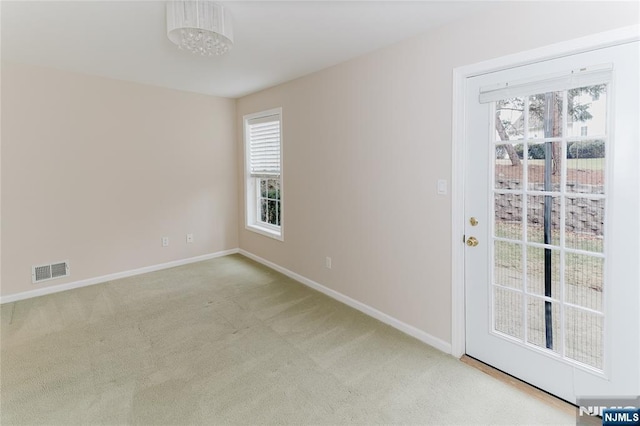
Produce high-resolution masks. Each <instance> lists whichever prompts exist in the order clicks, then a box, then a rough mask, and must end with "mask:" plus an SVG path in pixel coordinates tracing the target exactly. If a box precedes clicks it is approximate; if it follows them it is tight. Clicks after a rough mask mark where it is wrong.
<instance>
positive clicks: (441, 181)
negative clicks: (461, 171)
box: [438, 179, 447, 195]
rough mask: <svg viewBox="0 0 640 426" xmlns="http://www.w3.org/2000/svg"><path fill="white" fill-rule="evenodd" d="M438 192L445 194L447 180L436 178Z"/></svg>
mask: <svg viewBox="0 0 640 426" xmlns="http://www.w3.org/2000/svg"><path fill="white" fill-rule="evenodd" d="M438 194H439V195H447V181H446V180H444V179H438Z"/></svg>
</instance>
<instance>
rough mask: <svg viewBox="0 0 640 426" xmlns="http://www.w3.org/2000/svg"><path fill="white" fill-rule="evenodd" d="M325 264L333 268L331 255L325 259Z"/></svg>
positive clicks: (328, 267)
mask: <svg viewBox="0 0 640 426" xmlns="http://www.w3.org/2000/svg"><path fill="white" fill-rule="evenodd" d="M324 266H326V267H327V269H331V258H330V257H329V256H327V258H326V259H325V260H324Z"/></svg>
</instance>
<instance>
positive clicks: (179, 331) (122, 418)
mask: <svg viewBox="0 0 640 426" xmlns="http://www.w3.org/2000/svg"><path fill="white" fill-rule="evenodd" d="M0 312H1V319H2V321H1V328H0V344H1V354H0V356H1V358H0V368H1V370H0V374H1V376H0V382H1V383H0V384H1V387H0V390H1V400H0V401H1V405H0V413H1V414H0V423H1V424H2V425H12V424H61V425H73V424H112V425H120V424H145V425H161V424H174V425H189V424H296V425H304V424H508V425H515V424H575V419H574V417H573V416H570V415H568V414H566V413H564V412H561V411H557V410H556V409H554V408H552V407H550V406H548V405H546V404H544V403H543V402H540V401H538V400H536V399H532V398H531V397H529V396H528V395H526V394H524V393H521V392H520V391H518V390H516V389H514V388H511V387H510V386H508V385H506V384H504V383H502V382H499V381H497V380H495V379H493V378H492V377H490V376H488V375H486V374H484V373H482V372H480V371H477V370H475V369H473V368H471V367H469V366H467V365H465V364H463V363H462V362H460V361H459V360H457V359H455V358H453V357H451V356H448V355H445V354H443V353H441V352H439V351H438V350H435V349H433V348H431V347H429V346H427V345H425V344H423V343H421V342H419V341H417V340H415V339H413V338H411V337H409V336H407V335H405V334H403V333H401V332H399V331H397V330H395V329H393V328H391V327H389V326H386V325H384V324H382V323H380V322H379V321H377V320H375V319H372V318H370V317H368V316H366V315H364V314H362V313H360V312H358V311H356V310H354V309H351V308H349V307H347V306H345V305H343V304H341V303H339V302H336V301H334V300H332V299H330V298H328V297H326V296H324V295H322V294H320V293H318V292H316V291H313V290H311V289H309V288H307V287H305V286H304V285H302V284H299V283H297V282H295V281H293V280H291V279H289V278H287V277H285V276H283V275H281V274H279V273H277V272H274V271H272V270H270V269H268V268H265V267H263V266H261V265H258V264H256V263H255V262H253V261H251V260H248V259H246V258H244V257H242V256H240V255H233V256H227V257H223V258H218V259H214V260H210V261H205V262H201V263H196V264H191V265H186V266H182V267H178V268H173V269H169V270H164V271H159V272H154V273H149V274H145V275H140V276H136V277H132V278H126V279H121V280H117V281H112V282H108V283H105V284H99V285H95V286H91V287H86V288H82V289H76V290H71V291H67V292H63V293H57V294H53V295H48V296H43V297H38V298H33V299H29V300H24V301H19V302H15V303H8V304H4V305H2V306H1V308H0Z"/></svg>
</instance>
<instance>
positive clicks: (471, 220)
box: [469, 217, 478, 226]
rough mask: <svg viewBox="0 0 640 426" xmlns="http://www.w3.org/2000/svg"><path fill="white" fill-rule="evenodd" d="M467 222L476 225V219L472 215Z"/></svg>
mask: <svg viewBox="0 0 640 426" xmlns="http://www.w3.org/2000/svg"><path fill="white" fill-rule="evenodd" d="M469 223H470V224H471V226H476V225H478V219H476V218H475V217H472V218H471V219H469Z"/></svg>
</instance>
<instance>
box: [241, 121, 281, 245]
mask: <svg viewBox="0 0 640 426" xmlns="http://www.w3.org/2000/svg"><path fill="white" fill-rule="evenodd" d="M270 116H277V117H278V119H279V120H280V176H279V179H280V226H276V225H272V224H269V223H265V222H262V221H261V220H260V211H259V200H260V192H259V184H258V181H259V179H260V178H258V177H255V176H251V167H250V152H251V151H250V150H251V148H250V141H249V123H250V121H251V120H255V119H259V118H264V117H270ZM243 129H244V158H245V160H244V181H245V191H244V195H245V209H244V210H245V214H244V216H245V222H244V223H245V229H247V230H249V231H252V232H256V233H258V234H261V235H264V236H267V237H270V238H274V239H276V240H280V241H284V185H283V182H284V179H283V167H282V164H283V149H282V141H283V138H282V133H283V132H282V108H273V109H269V110H266V111H261V112H257V113H253V114H247V115H245V116H243ZM269 178H270V179H274V178H277V177H269Z"/></svg>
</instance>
